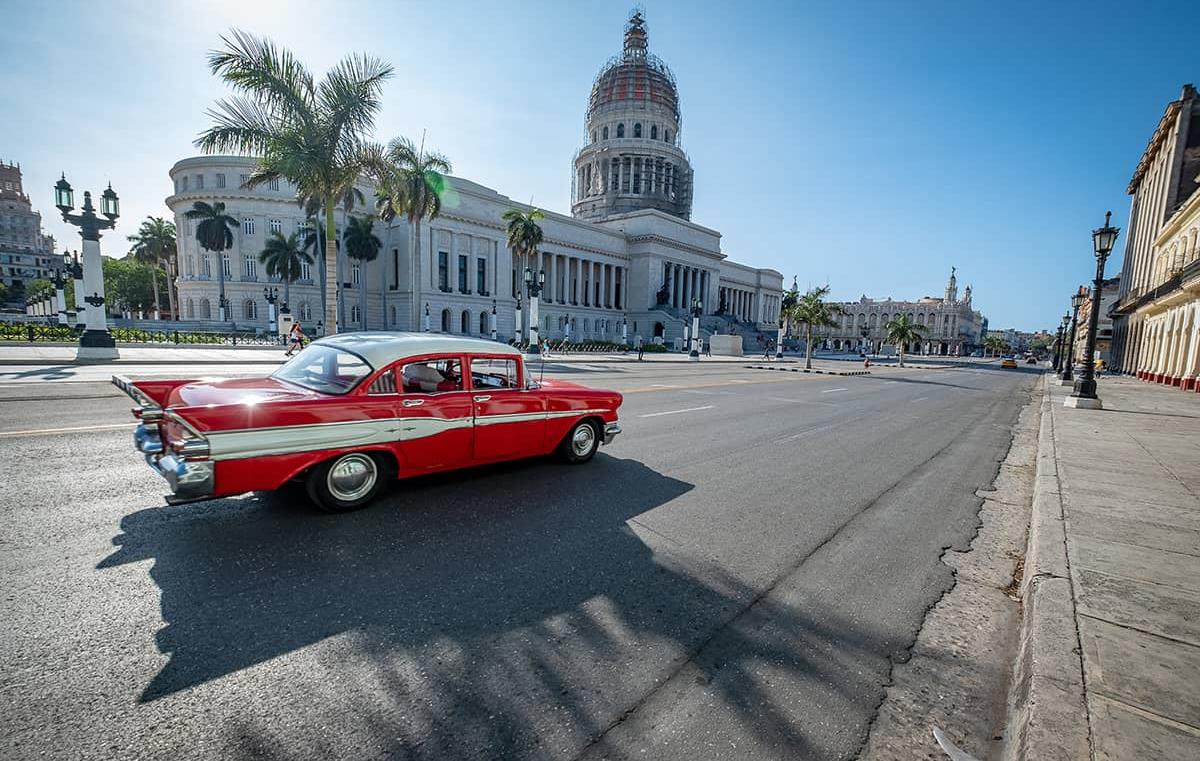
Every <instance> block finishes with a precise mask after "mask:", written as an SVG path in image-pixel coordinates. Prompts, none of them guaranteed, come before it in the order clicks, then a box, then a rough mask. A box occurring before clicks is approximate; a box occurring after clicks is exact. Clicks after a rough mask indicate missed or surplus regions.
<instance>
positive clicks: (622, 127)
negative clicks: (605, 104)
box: [617, 124, 625, 137]
mask: <svg viewBox="0 0 1200 761" xmlns="http://www.w3.org/2000/svg"><path fill="white" fill-rule="evenodd" d="M617 137H625V125H624V124H618V125H617Z"/></svg>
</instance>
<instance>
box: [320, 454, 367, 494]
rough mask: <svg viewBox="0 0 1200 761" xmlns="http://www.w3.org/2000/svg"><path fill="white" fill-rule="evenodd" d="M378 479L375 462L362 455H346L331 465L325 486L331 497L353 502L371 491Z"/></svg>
mask: <svg viewBox="0 0 1200 761" xmlns="http://www.w3.org/2000/svg"><path fill="white" fill-rule="evenodd" d="M377 477H378V469H377V468H376V467H375V461H374V460H373V459H371V458H370V457H368V456H367V455H364V454H348V455H346V456H345V457H343V458H342V459H340V460H338V461H337V462H336V463H334V464H333V467H332V468H330V469H329V475H328V476H326V478H325V484H326V486H328V487H329V492H330V493H331V494H333V496H335V497H337V498H338V499H340V500H343V501H345V502H353V501H354V500H356V499H358V498H360V497H362V496H363V495H364V494H366V493H367V492H369V491H371V487H373V486H374V485H375V479H376V478H377Z"/></svg>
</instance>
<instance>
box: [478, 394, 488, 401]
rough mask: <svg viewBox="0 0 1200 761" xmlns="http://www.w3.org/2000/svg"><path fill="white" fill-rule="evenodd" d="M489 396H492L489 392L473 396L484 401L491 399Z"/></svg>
mask: <svg viewBox="0 0 1200 761" xmlns="http://www.w3.org/2000/svg"><path fill="white" fill-rule="evenodd" d="M491 398H492V395H491V394H480V395H479V396H477V397H475V401H477V402H486V401H487V400H488V399H491Z"/></svg>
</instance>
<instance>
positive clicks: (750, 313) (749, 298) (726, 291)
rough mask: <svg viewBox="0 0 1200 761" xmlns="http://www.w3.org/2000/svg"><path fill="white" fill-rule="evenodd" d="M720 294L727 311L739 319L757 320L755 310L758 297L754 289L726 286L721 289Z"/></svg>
mask: <svg viewBox="0 0 1200 761" xmlns="http://www.w3.org/2000/svg"><path fill="white" fill-rule="evenodd" d="M719 296H720V298H722V299H723V300H724V302H725V312H726V313H727V314H731V315H733V316H734V317H736V318H738V319H739V320H745V321H746V322H755V321H756V320H755V311H756V304H757V302H758V299H757V298H755V293H754V292H753V291H747V290H744V289H742V288H732V287H728V286H727V287H725V288H722V289H720V291H719Z"/></svg>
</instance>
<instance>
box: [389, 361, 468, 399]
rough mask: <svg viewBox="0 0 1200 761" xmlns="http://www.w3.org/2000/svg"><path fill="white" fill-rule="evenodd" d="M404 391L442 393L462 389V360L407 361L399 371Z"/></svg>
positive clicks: (410, 392)
mask: <svg viewBox="0 0 1200 761" xmlns="http://www.w3.org/2000/svg"><path fill="white" fill-rule="evenodd" d="M400 377H401V378H402V384H403V388H404V393H406V394H443V393H446V392H448V391H462V390H463V376H462V361H461V360H459V359H457V358H455V359H427V360H423V361H421V362H409V363H408V364H406V365H405V366H404V369H403V370H401V371H400Z"/></svg>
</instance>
